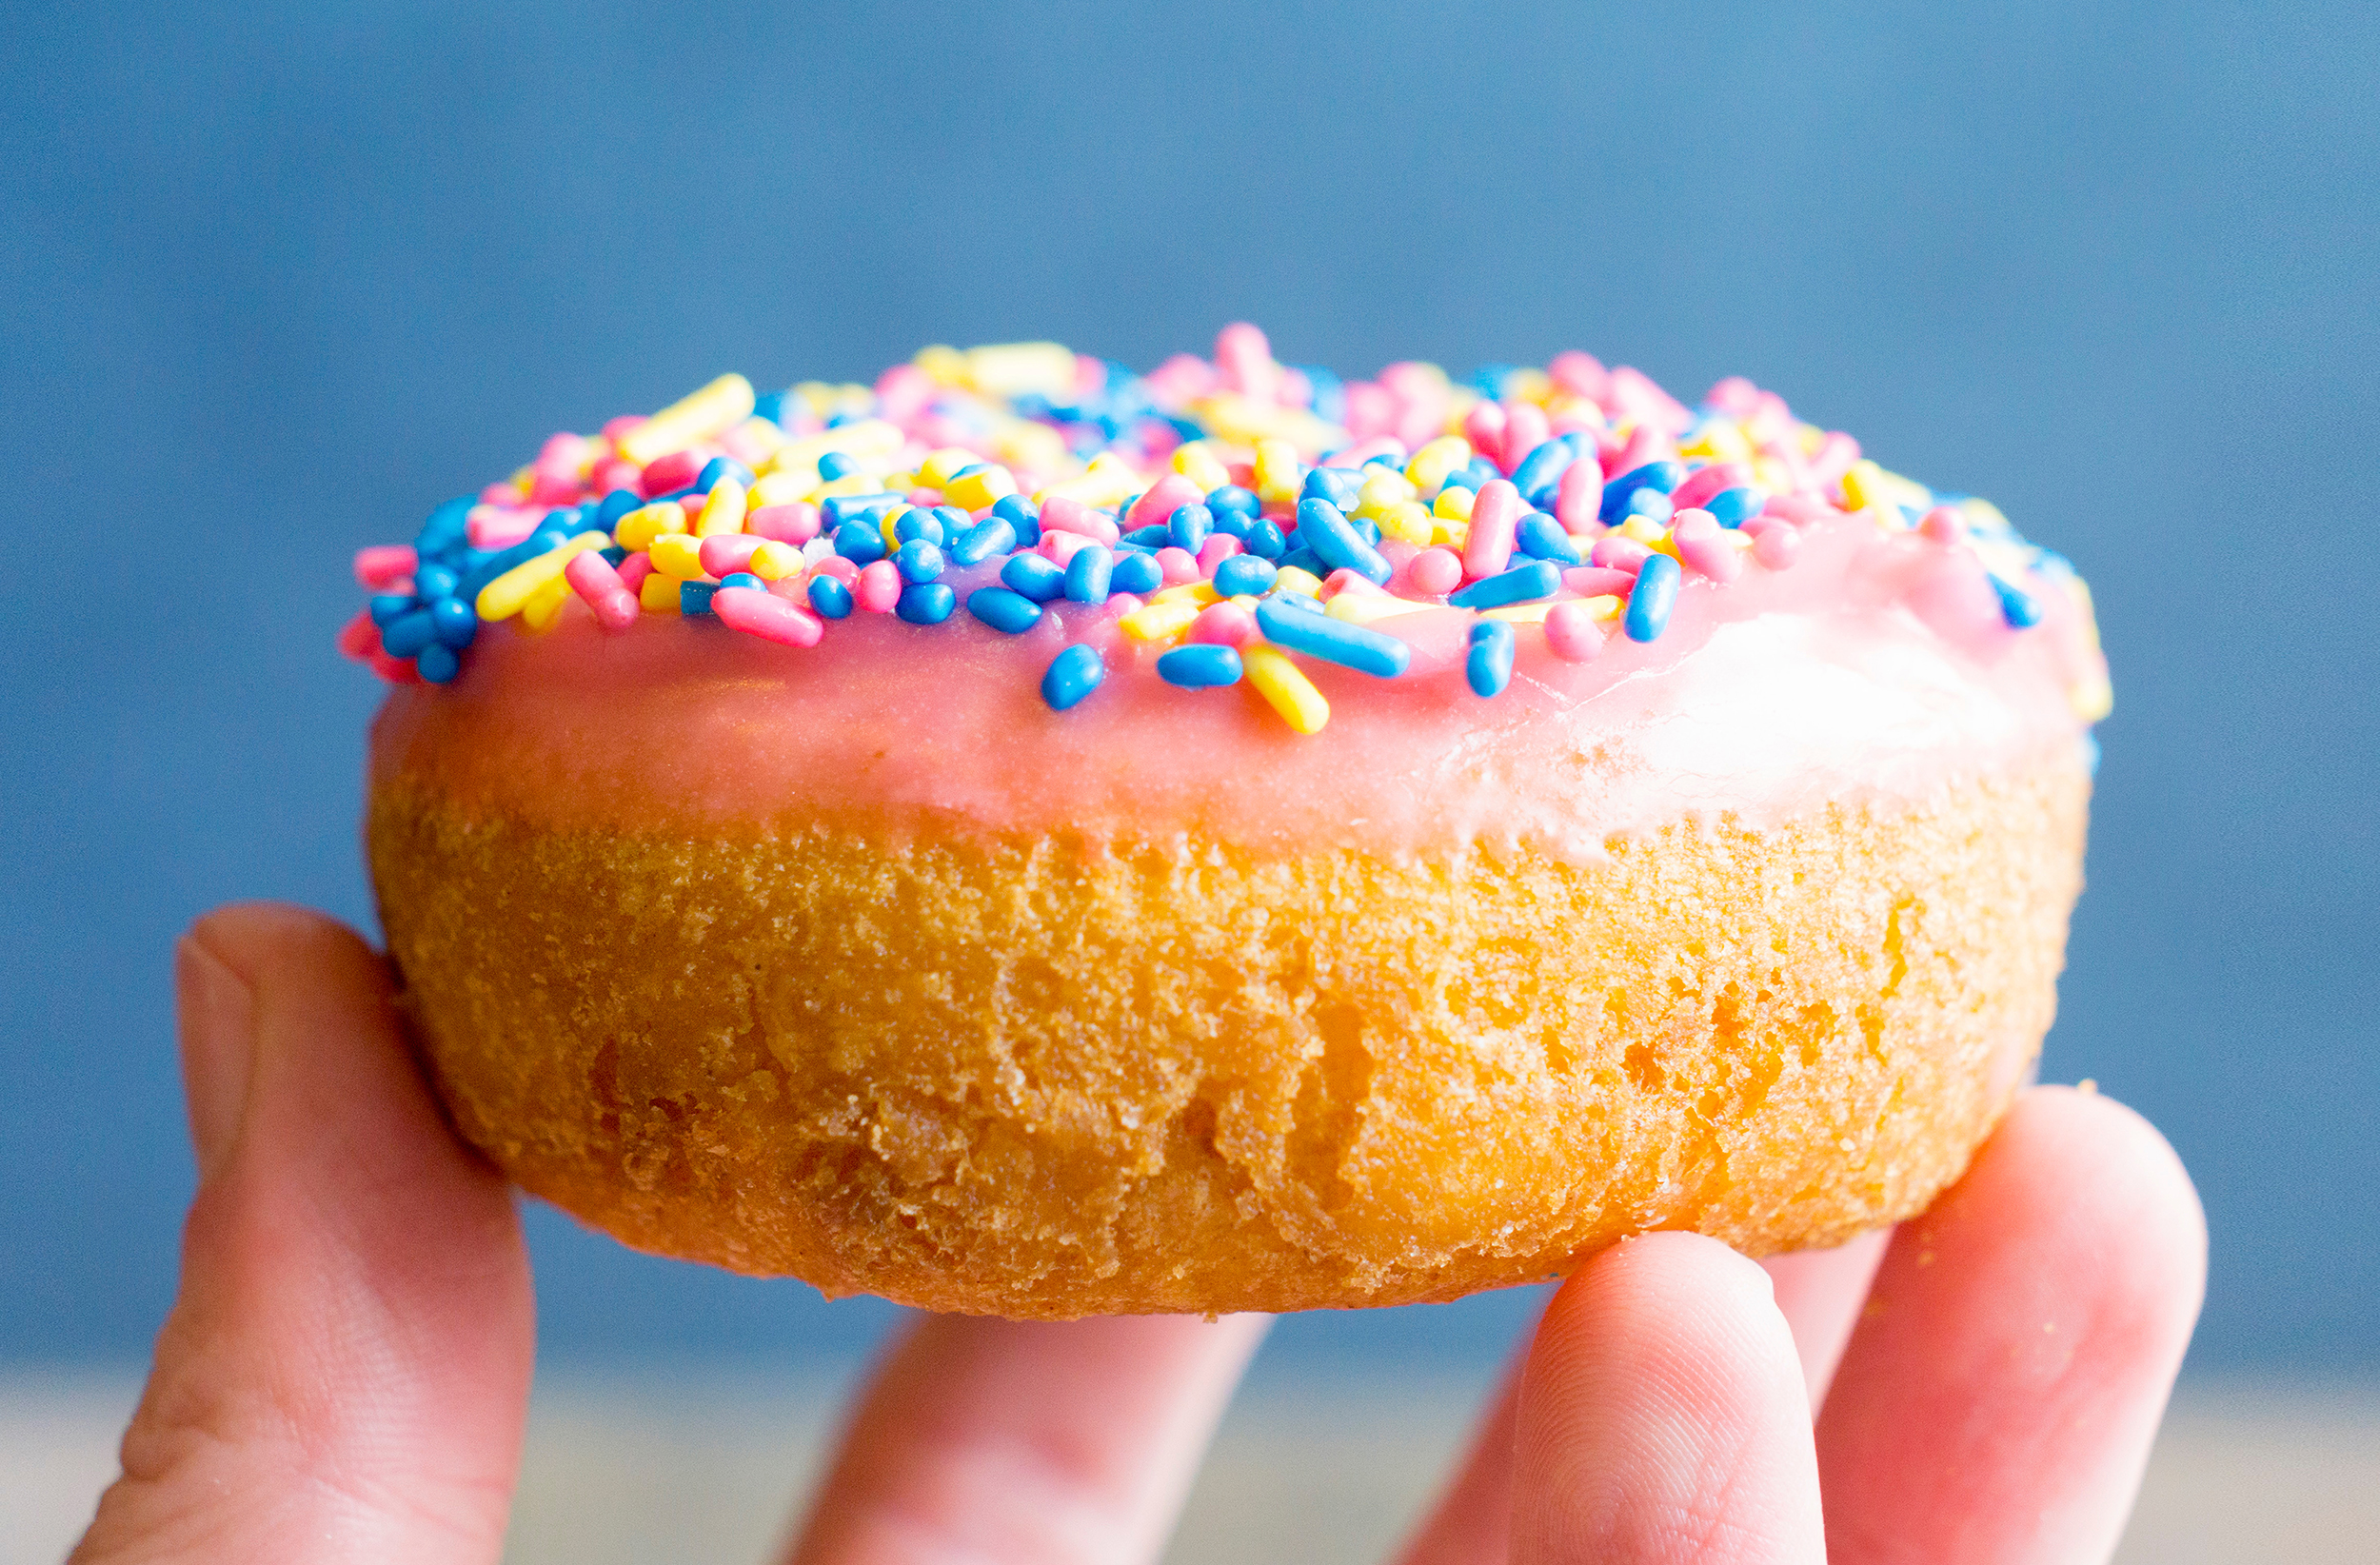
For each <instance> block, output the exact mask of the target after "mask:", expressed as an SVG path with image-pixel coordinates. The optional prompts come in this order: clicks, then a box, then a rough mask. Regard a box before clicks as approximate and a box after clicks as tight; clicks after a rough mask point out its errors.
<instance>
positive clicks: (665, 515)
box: [611, 500, 685, 553]
mask: <svg viewBox="0 0 2380 1565" xmlns="http://www.w3.org/2000/svg"><path fill="white" fill-rule="evenodd" d="M684 531H685V507H684V505H679V504H678V503H677V502H676V501H674V500H656V501H654V502H653V503H652V504H651V505H640V506H638V507H637V508H636V509H635V510H632V511H630V512H629V513H628V514H627V515H625V516H624V517H622V518H621V519H620V525H618V526H617V527H614V528H613V529H612V533H611V535H612V537H614V538H616V539H618V540H619V542H620V546H621V547H622V548H624V549H626V550H628V551H629V552H631V553H633V552H635V551H636V550H638V549H649V548H651V547H652V546H653V540H654V539H656V538H659V537H660V536H661V535H662V534H663V533H665V532H684Z"/></svg>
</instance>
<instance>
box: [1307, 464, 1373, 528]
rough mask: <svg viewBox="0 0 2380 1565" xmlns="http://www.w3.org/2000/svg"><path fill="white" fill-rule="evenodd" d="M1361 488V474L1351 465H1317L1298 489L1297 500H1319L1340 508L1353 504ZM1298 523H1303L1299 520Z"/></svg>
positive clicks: (1344, 508) (1347, 507)
mask: <svg viewBox="0 0 2380 1565" xmlns="http://www.w3.org/2000/svg"><path fill="white" fill-rule="evenodd" d="M1362 488H1363V475H1362V474H1361V473H1359V472H1357V471H1356V470H1355V469H1354V468H1352V467H1317V468H1315V469H1314V470H1313V471H1312V472H1309V473H1307V474H1306V481H1305V483H1304V484H1302V485H1299V489H1298V498H1299V501H1301V502H1302V501H1307V500H1320V501H1324V502H1326V503H1328V504H1330V505H1336V506H1338V507H1339V509H1340V510H1342V511H1343V510H1347V509H1349V508H1351V507H1352V506H1354V505H1355V504H1356V500H1357V497H1358V496H1359V494H1360V493H1361V491H1362ZM1299 525H1303V523H1302V522H1300V524H1299Z"/></svg>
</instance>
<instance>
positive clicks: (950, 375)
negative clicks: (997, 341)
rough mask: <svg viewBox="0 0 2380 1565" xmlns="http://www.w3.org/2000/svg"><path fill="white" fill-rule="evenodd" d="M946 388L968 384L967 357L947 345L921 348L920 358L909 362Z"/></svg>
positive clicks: (938, 344) (919, 350) (939, 344)
mask: <svg viewBox="0 0 2380 1565" xmlns="http://www.w3.org/2000/svg"><path fill="white" fill-rule="evenodd" d="M909 362H910V363H911V364H913V365H916V366H918V367H919V368H920V369H922V370H924V371H925V372H926V373H927V374H928V375H931V376H933V377H934V379H935V380H937V381H939V382H940V383H942V385H944V386H964V385H966V383H967V356H966V355H965V354H963V353H962V352H960V351H959V350H958V349H957V348H955V347H949V346H948V345H947V344H943V343H936V344H935V345H934V346H933V347H921V348H919V349H918V356H917V357H916V358H914V359H911V360H910V361H909Z"/></svg>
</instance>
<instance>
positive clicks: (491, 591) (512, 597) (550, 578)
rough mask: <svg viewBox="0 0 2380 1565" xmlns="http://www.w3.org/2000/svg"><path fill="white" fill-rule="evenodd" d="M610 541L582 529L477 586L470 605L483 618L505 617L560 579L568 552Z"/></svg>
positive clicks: (586, 548)
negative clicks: (490, 580) (562, 541)
mask: <svg viewBox="0 0 2380 1565" xmlns="http://www.w3.org/2000/svg"><path fill="white" fill-rule="evenodd" d="M610 542H611V540H610V539H609V538H606V537H605V536H604V534H602V533H600V532H583V533H581V534H579V535H578V536H577V537H576V538H573V539H571V540H570V541H569V542H568V543H566V544H565V545H561V546H560V547H559V548H552V549H547V550H546V551H545V552H544V553H542V554H539V555H536V556H534V557H532V558H530V559H528V560H525V561H523V562H522V563H521V564H520V565H515V566H513V567H512V568H511V569H510V570H507V571H506V572H505V573H504V574H503V575H502V576H499V577H497V578H496V579H495V580H494V581H492V582H490V583H488V584H486V586H485V587H482V588H481V589H480V591H479V594H478V596H477V599H476V602H475V604H474V605H473V606H474V607H476V608H477V609H478V611H479V617H480V618H481V619H483V620H508V619H510V618H511V617H512V616H513V615H515V614H518V613H519V612H521V610H522V608H523V607H524V606H526V604H527V603H528V601H529V599H530V598H532V597H534V596H535V595H536V594H537V593H538V592H539V591H541V590H543V589H544V588H545V587H547V586H550V585H552V584H554V583H556V582H559V581H561V580H562V572H563V567H565V565H569V563H570V557H571V556H572V555H574V554H584V553H585V552H586V551H587V550H588V549H599V548H602V547H603V546H604V545H606V544H608V543H610Z"/></svg>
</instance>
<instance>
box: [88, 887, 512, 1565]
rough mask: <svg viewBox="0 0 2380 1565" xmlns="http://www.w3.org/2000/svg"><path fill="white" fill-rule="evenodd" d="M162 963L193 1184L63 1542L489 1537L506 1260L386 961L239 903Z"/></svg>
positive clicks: (323, 929)
mask: <svg viewBox="0 0 2380 1565" xmlns="http://www.w3.org/2000/svg"><path fill="white" fill-rule="evenodd" d="M174 976H175V986H176V991H177V998H178V1001H179V1008H180V1012H181V1022H182V1035H183V1038H182V1046H183V1068H184V1075H185V1077H186V1079H187V1081H188V1093H189V1103H190V1124H191V1137H192V1139H193V1140H194V1141H195V1142H196V1145H197V1152H198V1165H199V1191H198V1198H197V1200H196V1201H195V1202H194V1203H193V1204H192V1206H191V1208H190V1216H189V1221H188V1226H187V1228H186V1230H185V1233H184V1238H183V1249H182V1284H181V1291H180V1294H179V1296H178V1297H177V1298H176V1299H175V1302H174V1306H173V1312H172V1314H171V1315H170V1316H169V1317H167V1320H166V1325H165V1330H164V1331H163V1332H162V1333H161V1334H160V1335H159V1337H158V1339H157V1358H156V1365H155V1368H154V1369H153V1370H152V1371H151V1372H150V1375H149V1385H148V1388H147V1390H146V1391H145V1392H144V1393H143V1395H142V1397H141V1404H140V1408H139V1411H138V1412H137V1413H135V1414H134V1415H133V1418H132V1426H131V1428H130V1429H129V1431H128V1432H127V1433H126V1435H125V1436H124V1449H123V1459H124V1476H122V1477H121V1478H119V1479H118V1480H117V1481H116V1483H115V1484H114V1486H113V1487H111V1488H110V1489H109V1491H108V1493H107V1494H106V1496H103V1497H102V1499H101V1501H100V1505H99V1515H98V1518H97V1520H95V1521H94V1522H93V1523H92V1525H91V1529H90V1532H89V1534H88V1535H86V1536H85V1537H84V1539H83V1543H82V1546H81V1548H80V1549H78V1550H77V1551H76V1553H75V1555H74V1556H73V1557H74V1559H76V1560H78V1561H102V1560H105V1561H118V1560H190V1561H196V1560H234V1559H238V1560H248V1559H299V1558H312V1559H333V1558H337V1559H348V1558H352V1559H392V1560H393V1559H404V1560H408V1561H424V1562H427V1565H446V1562H449V1561H457V1562H459V1561H465V1560H486V1561H493V1560H495V1559H496V1558H497V1557H498V1556H499V1555H500V1554H501V1553H502V1550H503V1543H504V1530H505V1521H506V1514H507V1512H508V1510H509V1507H510V1503H511V1493H512V1483H513V1476H514V1472H515V1469H516V1468H517V1466H518V1463H519V1458H520V1447H521V1428H522V1419H523V1416H524V1411H525V1408H526V1400H527V1394H528V1381H529V1368H530V1360H531V1357H532V1346H533V1332H534V1326H533V1317H532V1313H531V1308H530V1296H529V1278H528V1265H527V1259H526V1255H525V1253H524V1251H523V1249H522V1244H521V1234H520V1226H519V1222H518V1220H517V1218H516V1217H515V1215H514V1213H513V1209H512V1205H511V1201H510V1199H509V1198H508V1196H507V1194H506V1188H505V1185H504V1182H503V1180H502V1179H500V1178H499V1177H498V1176H497V1175H496V1173H495V1172H494V1171H493V1170H491V1169H490V1168H488V1167H487V1166H486V1164H485V1163H483V1162H481V1161H480V1160H479V1159H477V1158H476V1157H475V1156H473V1155H472V1154H471V1153H470V1152H469V1151H468V1150H467V1149H466V1148H465V1147H464V1146H463V1145H462V1144H461V1143H460V1142H459V1141H457V1140H456V1139H455V1138H454V1135H453V1133H452V1132H451V1131H450V1130H448V1129H447V1128H446V1122H445V1120H444V1119H442V1118H441V1117H440V1115H439V1112H438V1109H437V1106H436V1104H435V1103H434V1102H433V1101H432V1099H431V1098H430V1095H429V1092H428V1090H427V1088H426V1086H425V1084H424V1083H423V1080H422V1078H421V1075H420V1073H419V1071H418V1070H417V1069H416V1068H415V1066H414V1063H413V1061H412V1059H411V1058H410V1056H409V1055H408V1054H407V1050H406V1046H405V1041H404V1039H403V1036H402V1033H401V1030H400V1027H399V1024H398V1020H397V1017H396V1013H395V1010H394V1008H393V1006H392V1003H391V1000H392V996H391V987H390V983H389V979H388V973H387V967H386V966H385V965H384V964H383V963H382V962H381V961H380V960H379V958H377V957H376V956H374V955H373V953H372V952H371V950H370V949H369V948H368V947H367V946H366V945H365V944H364V942H363V941H360V940H358V939H357V938H356V937H355V935H354V934H353V933H351V932H350V931H348V930H347V929H346V928H344V927H342V926H340V925H338V924H335V923H333V922H331V921H329V920H327V919H325V918H323V917H321V916H320V915H317V914H312V913H307V912H304V911H301V910H299V909H296V908H288V907H274V906H264V905H257V906H245V907H233V908H227V909H223V910H220V911H217V912H215V913H212V914H209V915H208V917H206V918H205V919H202V920H201V921H199V922H198V924H197V925H196V926H195V927H194V928H193V929H192V930H191V931H190V933H189V934H188V936H187V937H186V938H185V939H184V940H183V941H182V944H181V947H180V949H179V950H178V951H177V953H176V961H175V975H174Z"/></svg>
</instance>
